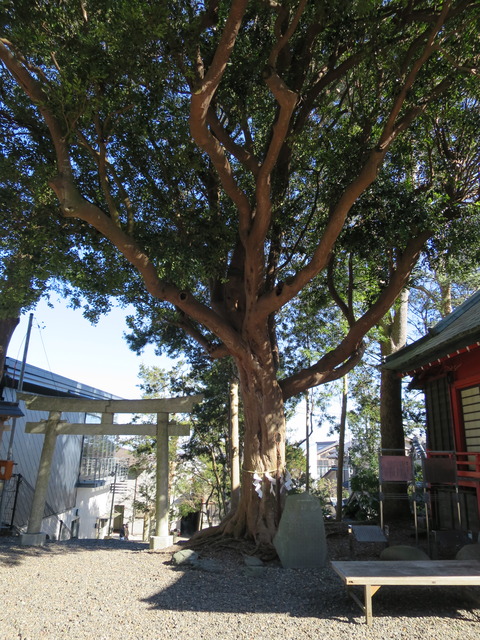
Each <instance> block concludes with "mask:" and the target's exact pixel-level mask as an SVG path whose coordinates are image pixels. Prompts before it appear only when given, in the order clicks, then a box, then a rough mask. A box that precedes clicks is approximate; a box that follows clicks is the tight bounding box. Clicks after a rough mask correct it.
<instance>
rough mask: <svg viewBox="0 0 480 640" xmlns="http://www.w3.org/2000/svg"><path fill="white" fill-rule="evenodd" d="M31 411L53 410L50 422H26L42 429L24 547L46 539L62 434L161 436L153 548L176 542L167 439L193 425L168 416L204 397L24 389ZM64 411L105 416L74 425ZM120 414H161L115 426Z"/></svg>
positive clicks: (34, 430) (28, 426)
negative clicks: (99, 395) (103, 396)
mask: <svg viewBox="0 0 480 640" xmlns="http://www.w3.org/2000/svg"><path fill="white" fill-rule="evenodd" d="M18 396H19V398H20V399H22V400H24V401H25V404H26V406H27V409H32V410H35V411H48V412H49V416H48V420H41V421H40V422H27V424H26V428H25V432H26V433H43V434H44V435H45V439H44V442H43V448H42V454H41V457H40V465H39V468H38V476H37V482H36V484H35V493H34V495H33V502H32V508H31V511H30V518H29V520H28V527H27V533H24V534H22V536H21V538H20V541H21V544H22V545H30V546H38V545H42V544H43V543H44V542H45V539H46V534H45V533H43V532H41V531H40V528H41V526H42V519H43V513H44V509H45V501H46V497H47V489H48V482H49V479H50V471H51V466H52V460H53V454H54V451H55V444H56V440H57V436H58V435H120V436H123V435H148V436H156V438H157V476H156V514H157V517H156V524H155V535H154V536H152V537H151V538H150V548H151V549H163V548H165V547H168V546H170V545H171V544H172V543H173V537H172V536H171V535H170V532H169V528H168V507H169V501H168V438H169V436H188V435H190V430H189V428H188V427H184V426H183V425H179V424H177V423H175V422H173V421H170V420H169V413H190V412H191V411H192V409H193V406H194V405H195V404H197V403H198V402H200V401H201V400H202V399H203V396H201V395H195V396H185V397H179V398H159V399H148V400H91V399H89V398H63V397H53V396H41V395H30V394H25V393H19V394H18ZM63 412H78V413H97V414H101V416H102V418H101V422H100V423H99V424H83V423H79V424H74V423H68V422H66V421H64V420H61V416H62V413H63ZM116 413H132V414H133V413H156V414H157V422H156V424H113V416H114V414H116Z"/></svg>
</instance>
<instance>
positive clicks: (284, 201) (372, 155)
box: [0, 0, 479, 544]
mask: <svg viewBox="0 0 480 640" xmlns="http://www.w3.org/2000/svg"><path fill="white" fill-rule="evenodd" d="M478 26H479V14H478V3H476V2H474V1H473V0H461V1H456V2H454V1H448V0H447V1H445V2H441V3H437V2H432V1H429V0H419V1H416V0H413V1H410V2H402V1H398V2H393V1H392V2H385V1H380V0H370V1H368V0H357V1H354V2H351V1H346V0H334V1H329V2H322V1H318V2H315V3H313V2H307V1H306V0H298V2H292V1H290V0H280V1H279V2H270V1H266V0H265V1H264V0H251V1H250V2H249V1H248V0H230V1H227V0H209V1H208V2H204V3H202V2H197V1H196V0H176V1H175V2H171V3H168V2H162V3H160V2H157V3H155V2H153V3H152V2H150V1H148V0H131V1H129V2H119V3H112V2H110V1H108V0H92V1H88V2H87V1H85V2H78V3H64V2H60V1H59V2H48V3H45V2H42V1H41V0H37V1H36V2H32V1H31V0H29V1H26V0H15V2H11V3H8V2H7V3H6V10H5V11H4V17H3V19H2V27H3V28H2V31H3V34H2V37H1V40H0V59H1V60H2V62H3V76H4V82H5V83H6V84H8V85H9V86H10V87H11V90H12V91H13V92H18V93H19V94H20V93H22V94H23V96H25V95H26V96H27V97H28V98H29V100H30V101H31V103H32V105H33V106H34V107H35V109H36V113H37V117H38V121H39V123H41V126H42V127H43V129H44V135H45V138H46V140H48V141H49V142H50V145H51V148H52V152H53V153H54V154H55V158H56V169H55V172H52V175H51V177H50V181H49V184H50V186H51V187H52V189H53V190H54V191H55V193H56V195H57V198H58V201H59V205H60V211H61V214H62V215H63V216H64V217H66V218H77V219H80V220H83V221H85V222H87V223H88V224H90V225H92V226H93V227H94V228H95V229H97V230H98V231H99V232H100V233H101V234H103V235H104V236H105V238H107V239H108V240H109V241H110V242H111V243H112V245H114V246H115V247H116V248H117V249H118V250H119V252H120V253H121V254H122V255H123V256H124V258H125V264H126V265H130V266H133V267H134V269H135V272H133V271H132V272H131V274H130V281H129V282H126V284H125V287H124V291H123V296H124V299H125V300H126V301H128V302H133V303H134V304H135V305H136V307H137V310H138V314H137V317H136V318H135V319H134V320H132V326H133V328H134V329H135V332H136V335H137V345H138V344H141V342H142V340H143V341H145V340H157V341H159V342H162V341H163V342H164V343H165V344H168V348H170V349H171V352H175V350H180V349H188V348H189V345H190V344H191V342H195V343H196V344H198V345H200V346H201V347H202V348H203V349H204V350H205V352H206V353H207V354H208V356H209V357H210V358H221V357H224V356H227V355H229V356H231V357H232V358H233V360H234V362H235V365H236V368H237V371H238V378H239V383H240V389H241V395H242V399H243V406H244V412H245V440H244V461H243V482H242V496H241V500H240V503H239V506H238V508H237V510H236V512H235V514H233V515H232V517H230V519H229V520H228V521H226V522H225V523H224V531H225V532H227V533H233V534H234V535H237V536H243V535H247V536H251V537H253V538H255V540H256V541H257V543H258V544H262V543H267V544H268V543H270V542H271V540H272V536H273V535H274V533H275V531H276V527H277V525H278V521H279V518H280V515H281V509H282V499H283V496H284V492H282V490H281V489H282V483H283V480H284V470H285V414H284V404H285V402H286V401H287V400H288V399H290V398H292V397H294V396H298V395H299V394H301V393H303V392H305V391H306V390H307V389H308V388H311V387H313V386H316V385H320V384H323V383H325V382H328V381H332V380H335V379H338V378H339V377H341V376H343V375H344V374H345V373H346V372H348V371H349V370H351V368H352V367H354V366H355V364H356V363H357V362H358V361H359V360H360V358H361V355H362V351H363V346H362V340H363V337H364V336H365V334H366V333H367V332H368V331H369V329H370V328H371V327H373V326H374V325H375V324H376V323H377V322H378V321H379V320H380V318H382V317H383V316H384V315H385V313H386V311H387V310H388V309H389V308H390V306H391V305H392V304H393V303H394V301H395V299H396V298H397V296H398V294H399V292H400V291H401V290H402V288H403V287H404V285H405V283H406V282H407V280H408V278H409V275H410V272H411V270H412V268H413V266H414V265H415V263H416V261H417V258H418V256H419V254H420V252H421V250H422V247H423V246H424V244H425V242H426V241H427V240H428V239H429V238H430V237H432V235H434V234H435V233H437V232H438V231H439V230H440V229H442V228H443V227H444V226H445V225H446V224H448V223H449V222H450V221H451V220H452V219H453V218H454V217H455V216H457V215H458V210H457V208H456V207H455V206H451V203H450V200H449V199H448V197H446V198H445V200H444V202H443V206H442V207H439V208H438V209H437V210H436V215H435V219H432V218H431V217H422V216H421V215H418V213H419V212H418V210H417V209H415V207H412V209H411V211H410V212H409V213H410V214H411V215H407V216H405V215H403V214H402V215H401V216H400V218H396V219H395V220H390V221H389V228H391V229H395V238H394V246H395V252H390V253H388V252H387V253H388V258H389V260H388V268H383V266H382V265H379V268H378V280H377V282H376V286H374V287H371V288H370V290H369V295H368V296H365V297H364V299H363V300H362V304H360V305H357V304H354V300H353V298H352V297H351V296H347V297H346V298H343V299H342V297H341V296H338V295H337V300H336V302H337V303H338V304H339V305H340V308H341V310H342V312H343V315H344V317H345V323H344V326H341V327H339V330H341V334H340V336H339V339H338V342H337V344H335V345H334V346H332V347H329V348H328V350H327V351H326V352H324V353H322V354H321V355H320V356H319V358H318V360H317V361H316V362H314V363H308V364H307V365H305V363H304V362H302V361H299V362H298V363H297V367H296V369H295V370H293V369H290V368H289V370H288V372H286V370H284V369H283V366H282V365H283V362H282V357H281V347H282V344H281V342H280V341H279V340H278V339H277V336H276V316H277V314H278V313H279V312H280V311H281V310H284V309H287V308H288V306H289V305H290V304H291V303H292V301H294V300H295V299H296V297H297V296H298V295H299V294H300V292H302V290H305V289H307V288H313V289H315V287H317V286H320V285H323V283H324V280H325V278H327V279H330V280H331V281H332V272H334V271H335V268H336V266H335V265H336V264H337V263H336V261H332V256H334V255H339V253H341V246H342V241H343V240H342V238H343V236H344V232H347V236H348V231H349V230H351V229H355V228H358V227H361V225H362V223H363V221H365V223H368V225H369V226H370V228H371V229H372V232H373V233H374V234H375V233H377V234H378V235H379V236H381V237H382V241H383V240H388V238H385V234H384V233H383V232H382V228H383V225H384V224H385V220H384V219H382V218H381V217H378V218H377V217H376V215H375V211H370V212H369V215H368V216H367V217H366V216H365V209H364V208H362V207H357V205H358V204H359V203H361V200H362V196H364V195H366V194H368V190H369V189H370V187H371V186H372V184H373V183H374V181H375V180H376V178H377V176H379V175H380V174H381V172H382V166H383V165H384V163H385V162H386V161H388V160H389V155H390V154H391V153H393V152H394V151H395V149H396V148H397V146H398V145H399V143H401V140H402V136H403V135H404V134H405V132H406V131H408V129H409V127H411V126H412V124H413V123H414V122H415V121H416V120H418V119H419V118H422V117H423V115H424V114H425V112H426V111H427V110H429V109H434V108H435V106H436V105H438V104H439V101H440V100H442V101H443V103H444V104H447V105H448V104H449V103H450V101H455V100H457V99H458V93H459V92H460V93H461V92H465V93H467V95H468V94H469V92H471V91H473V90H474V89H472V87H474V86H475V85H474V81H476V76H475V72H476V65H477V62H478ZM472 78H473V80H472ZM21 100H23V98H20V97H19V102H21ZM11 109H12V110H13V112H14V111H15V107H14V106H12V107H11ZM400 156H401V157H403V154H400ZM401 171H402V170H401V167H399V168H398V173H399V174H401ZM374 243H375V235H374V236H373V237H372V244H374ZM365 251H366V252H367V253H368V247H366V248H365ZM99 259H100V258H99ZM360 262H361V261H360ZM352 264H353V263H352ZM327 270H329V271H330V274H327ZM333 275H334V273H333ZM352 277H353V276H352ZM352 277H351V278H350V281H352ZM337 294H338V288H337ZM290 331H291V332H292V333H294V332H295V326H294V324H292V325H291V327H290ZM254 474H258V475H259V476H260V477H262V479H263V485H264V486H263V492H262V497H261V498H260V497H259V494H258V493H257V492H256V491H255V486H254V483H253V477H254Z"/></svg>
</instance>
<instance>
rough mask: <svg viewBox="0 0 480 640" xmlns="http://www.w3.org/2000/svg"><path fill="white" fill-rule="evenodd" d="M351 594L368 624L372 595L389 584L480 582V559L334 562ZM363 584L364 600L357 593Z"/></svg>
mask: <svg viewBox="0 0 480 640" xmlns="http://www.w3.org/2000/svg"><path fill="white" fill-rule="evenodd" d="M332 568H333V570H334V571H335V572H336V573H337V574H338V575H339V576H340V578H341V579H342V580H343V582H344V584H345V586H346V587H347V591H348V593H349V595H350V596H351V597H352V598H353V600H354V601H355V602H356V603H357V604H358V605H359V606H360V608H361V609H362V611H363V612H364V613H365V618H366V622H367V625H371V624H372V621H373V612H372V596H373V595H374V594H375V593H376V592H377V591H378V590H379V589H380V587H383V586H386V585H396V586H399V585H405V586H411V587H414V586H440V587H441V586H443V587H445V586H463V585H468V586H480V561H478V560H476V561H473V560H469V561H463V560H424V561H418V560H416V561H413V562H410V561H404V560H396V561H383V560H373V561H354V560H353V561H347V562H332ZM354 587H363V591H364V598H363V602H362V601H361V600H360V598H358V597H357V595H356V594H355V593H354V591H353V588H354Z"/></svg>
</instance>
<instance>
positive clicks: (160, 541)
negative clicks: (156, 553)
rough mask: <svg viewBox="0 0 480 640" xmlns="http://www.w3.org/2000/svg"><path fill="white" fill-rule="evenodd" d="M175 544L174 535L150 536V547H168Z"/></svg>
mask: <svg viewBox="0 0 480 640" xmlns="http://www.w3.org/2000/svg"><path fill="white" fill-rule="evenodd" d="M172 544H173V536H152V537H151V538H150V545H149V546H150V549H154V550H155V549H166V548H167V547H171V546H172Z"/></svg>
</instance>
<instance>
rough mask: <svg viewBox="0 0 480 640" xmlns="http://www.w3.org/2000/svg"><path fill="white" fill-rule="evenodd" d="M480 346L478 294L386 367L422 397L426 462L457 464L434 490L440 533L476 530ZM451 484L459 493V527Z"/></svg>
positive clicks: (478, 509)
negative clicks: (438, 460) (406, 378)
mask: <svg viewBox="0 0 480 640" xmlns="http://www.w3.org/2000/svg"><path fill="white" fill-rule="evenodd" d="M479 347H480V291H478V292H477V293H476V294H474V295H473V296H472V297H471V298H469V299H468V300H467V301H466V302H464V303H463V304H462V305H460V306H459V307H458V308H457V309H455V311H453V312H452V313H451V314H450V315H448V316H447V317H446V318H444V319H443V320H441V321H440V322H439V323H438V324H437V325H436V326H435V327H433V328H432V329H430V330H429V332H428V334H427V335H426V336H424V337H423V338H421V339H420V340H417V341H416V342H414V343H412V344H411V345H409V346H407V347H405V348H404V349H401V350H400V351H398V352H397V353H395V354H394V355H392V356H389V357H388V358H387V359H386V362H385V364H384V366H385V367H386V368H387V369H391V370H393V371H397V372H398V373H399V375H402V376H411V378H412V382H411V383H410V386H411V387H414V388H417V389H422V390H423V392H424V394H425V405H426V421H427V423H426V431H427V457H435V456H438V457H444V458H447V457H448V456H450V457H451V459H454V460H455V462H456V478H454V479H452V478H450V482H448V483H447V482H446V481H444V482H443V483H441V482H438V483H437V485H438V486H437V487H436V488H435V491H436V493H437V495H438V497H439V500H438V505H439V506H438V508H437V511H436V514H435V516H436V518H437V526H439V527H440V528H458V527H459V525H460V526H461V527H462V528H465V529H470V530H473V531H478V530H479V528H480V525H479V512H480V349H479ZM441 452H448V453H447V454H445V453H443V454H442V453H441ZM439 480H440V479H439ZM444 480H446V478H444ZM442 485H443V486H442ZM455 485H456V486H457V487H458V488H459V490H460V493H459V496H460V497H459V500H460V507H461V514H460V522H457V520H458V518H457V505H456V501H457V494H456V486H455Z"/></svg>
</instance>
